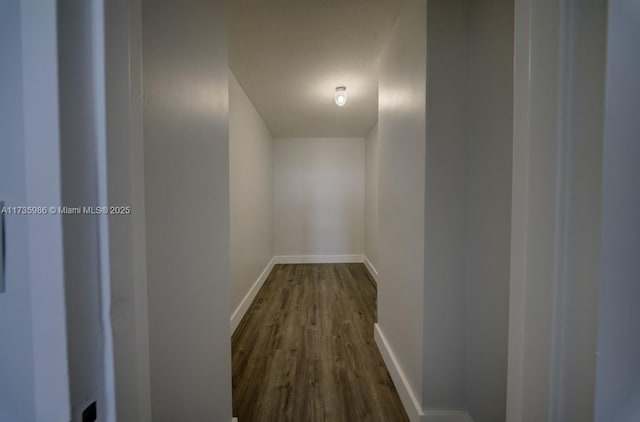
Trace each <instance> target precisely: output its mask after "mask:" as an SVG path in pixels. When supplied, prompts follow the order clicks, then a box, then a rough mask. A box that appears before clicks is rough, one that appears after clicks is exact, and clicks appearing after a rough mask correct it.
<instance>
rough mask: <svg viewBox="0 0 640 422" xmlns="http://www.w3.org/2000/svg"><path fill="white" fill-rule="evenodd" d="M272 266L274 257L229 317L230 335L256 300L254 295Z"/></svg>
mask: <svg viewBox="0 0 640 422" xmlns="http://www.w3.org/2000/svg"><path fill="white" fill-rule="evenodd" d="M274 265H275V257H274V258H271V261H269V263H268V264H267V266H266V267H264V270H262V273H261V274H260V276H259V277H258V279H257V280H256V281H255V283H253V286H251V288H250V289H249V291H248V292H247V294H246V295H245V297H244V298H243V299H242V302H240V304H239V305H238V307H237V308H236V310H235V311H234V312H233V314H232V315H231V333H232V334H233V332H234V331H236V328H238V325H240V321H242V317H244V314H246V313H247V310H248V309H249V306H251V303H253V300H254V299H255V298H256V295H257V294H258V292H259V291H260V288H261V287H262V285H263V284H264V282H265V281H266V280H267V277H269V274H271V270H272V269H273V266H274Z"/></svg>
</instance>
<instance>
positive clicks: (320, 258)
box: [273, 255, 364, 264]
mask: <svg viewBox="0 0 640 422" xmlns="http://www.w3.org/2000/svg"><path fill="white" fill-rule="evenodd" d="M273 259H274V260H275V263H276V264H350V263H360V262H364V258H363V256H362V255H278V256H274V257H273Z"/></svg>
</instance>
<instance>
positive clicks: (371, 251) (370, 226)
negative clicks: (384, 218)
mask: <svg viewBox="0 0 640 422" xmlns="http://www.w3.org/2000/svg"><path fill="white" fill-rule="evenodd" d="M378 139H379V137H378V124H377V123H376V124H375V126H373V127H372V128H371V130H370V131H369V133H368V134H367V137H366V138H365V200H364V203H365V206H364V226H365V227H364V255H365V257H366V258H367V259H368V260H369V263H370V264H371V265H373V269H374V271H377V267H378V177H379V173H380V170H379V160H380V154H379V145H380V143H379V142H378Z"/></svg>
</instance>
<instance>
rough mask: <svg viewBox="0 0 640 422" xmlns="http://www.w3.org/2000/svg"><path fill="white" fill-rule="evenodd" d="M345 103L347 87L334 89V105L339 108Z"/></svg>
mask: <svg viewBox="0 0 640 422" xmlns="http://www.w3.org/2000/svg"><path fill="white" fill-rule="evenodd" d="M346 103H347V87H346V86H339V87H337V88H336V104H337V105H338V106H340V107H342V106H343V105H345V104H346Z"/></svg>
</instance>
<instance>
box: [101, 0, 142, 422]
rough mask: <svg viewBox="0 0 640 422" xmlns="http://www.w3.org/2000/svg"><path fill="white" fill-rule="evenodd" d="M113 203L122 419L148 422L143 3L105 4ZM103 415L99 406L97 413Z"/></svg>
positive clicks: (118, 404)
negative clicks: (127, 209)
mask: <svg viewBox="0 0 640 422" xmlns="http://www.w3.org/2000/svg"><path fill="white" fill-rule="evenodd" d="M104 13H105V18H104V22H105V23H104V28H105V34H104V36H105V72H106V102H105V106H106V119H107V122H106V126H107V127H106V129H107V130H106V132H107V142H106V147H107V151H106V156H107V185H108V192H107V203H109V204H113V205H124V206H128V205H130V206H131V207H132V210H133V213H132V215H131V216H128V217H122V216H117V215H115V216H110V217H109V235H108V242H109V247H108V253H109V259H110V266H109V271H110V279H111V299H112V300H111V309H109V310H108V311H109V314H110V319H111V327H112V332H113V356H114V358H113V360H114V378H115V383H114V388H115V396H116V397H115V402H116V415H115V416H116V418H117V420H118V421H119V422H150V420H151V404H150V400H151V398H150V391H149V389H150V385H149V344H148V341H149V333H148V330H149V327H148V309H147V260H146V258H147V251H146V239H145V237H146V233H145V203H144V201H145V198H144V151H143V149H144V145H143V136H142V50H141V47H142V45H141V44H142V40H141V37H142V33H141V31H142V22H141V16H140V13H141V4H140V0H131V1H107V2H105V3H104ZM98 408H100V405H99V406H98Z"/></svg>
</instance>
